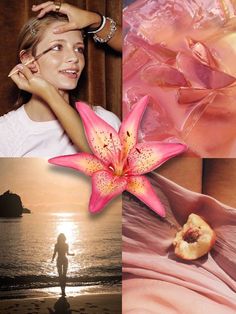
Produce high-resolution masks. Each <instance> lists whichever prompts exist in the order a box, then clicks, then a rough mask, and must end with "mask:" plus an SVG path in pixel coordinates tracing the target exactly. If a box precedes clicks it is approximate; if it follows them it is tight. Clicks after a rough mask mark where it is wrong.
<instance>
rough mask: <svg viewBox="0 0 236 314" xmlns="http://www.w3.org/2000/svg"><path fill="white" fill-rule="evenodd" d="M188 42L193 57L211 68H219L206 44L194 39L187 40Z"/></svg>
mask: <svg viewBox="0 0 236 314" xmlns="http://www.w3.org/2000/svg"><path fill="white" fill-rule="evenodd" d="M187 42H188V45H189V48H190V49H191V50H192V54H193V56H195V57H196V58H197V59H198V60H199V61H200V62H201V63H203V64H205V65H207V66H209V67H211V68H217V67H218V64H217V62H216V60H215V58H214V57H213V55H212V53H211V52H210V50H209V49H208V47H207V46H206V45H205V44H203V43H201V42H200V41H195V40H193V39H192V38H187Z"/></svg>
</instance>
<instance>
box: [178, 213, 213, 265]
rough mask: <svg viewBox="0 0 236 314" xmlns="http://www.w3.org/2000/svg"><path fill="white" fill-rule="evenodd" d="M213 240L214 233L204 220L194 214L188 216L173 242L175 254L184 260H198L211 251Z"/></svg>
mask: <svg viewBox="0 0 236 314" xmlns="http://www.w3.org/2000/svg"><path fill="white" fill-rule="evenodd" d="M215 240H216V234H215V231H214V230H213V229H212V228H211V227H210V226H209V225H208V224H207V223H206V222H205V220H203V219H202V218H201V217H200V216H198V215H196V214H190V215H189V217H188V220H187V222H186V223H185V224H184V225H183V227H182V229H181V230H180V231H179V232H177V234H176V236H175V239H174V241H173V245H174V247H175V254H176V255H177V256H178V257H180V258H182V259H186V260H195V259H198V258H199V257H201V256H203V255H205V254H207V253H208V252H209V251H210V250H211V248H212V247H213V245H214V244H215Z"/></svg>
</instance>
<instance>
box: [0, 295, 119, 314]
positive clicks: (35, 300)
mask: <svg viewBox="0 0 236 314" xmlns="http://www.w3.org/2000/svg"><path fill="white" fill-rule="evenodd" d="M0 313H1V314H13V313H14V314H17V313H19V314H47V313H49V314H52V313H54V314H60V313H61V314H62V313H63V314H66V313H68V314H69V313H71V314H73V313H81V314H100V313H104V314H118V313H121V294H120V293H114V294H85V295H77V296H69V297H61V296H58V297H50V296H49V297H46V296H45V297H32V298H31V297H23V298H20V299H6V300H1V301H0Z"/></svg>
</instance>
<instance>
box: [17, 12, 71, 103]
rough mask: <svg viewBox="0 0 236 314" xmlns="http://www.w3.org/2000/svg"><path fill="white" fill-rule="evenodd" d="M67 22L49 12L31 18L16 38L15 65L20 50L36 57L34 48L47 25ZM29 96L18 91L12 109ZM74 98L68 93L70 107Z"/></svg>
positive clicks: (63, 16)
mask: <svg viewBox="0 0 236 314" xmlns="http://www.w3.org/2000/svg"><path fill="white" fill-rule="evenodd" d="M58 21H59V22H60V21H61V22H68V18H67V16H66V15H64V14H60V13H55V12H50V13H47V14H46V15H45V16H44V17H43V18H40V19H39V18H37V17H33V18H31V19H30V20H29V21H28V22H27V23H26V24H25V25H24V26H23V27H22V29H21V31H20V33H19V36H18V45H17V63H20V62H21V61H20V52H21V51H22V50H26V51H30V52H31V54H32V55H33V56H34V57H35V56H36V48H37V45H38V43H39V42H40V41H41V40H42V37H43V34H44V31H45V30H46V29H47V27H48V26H49V25H51V24H52V23H55V22H58ZM31 96H32V95H31V94H30V93H28V92H26V91H23V90H19V94H18V99H17V101H16V103H15V105H14V109H17V108H19V107H21V106H22V105H23V104H25V103H27V102H28V101H29V100H30V98H31ZM73 98H75V96H74V95H73V92H71V93H70V104H71V105H72V104H73V102H74V101H75V99H73Z"/></svg>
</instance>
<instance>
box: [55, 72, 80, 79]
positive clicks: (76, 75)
mask: <svg viewBox="0 0 236 314" xmlns="http://www.w3.org/2000/svg"><path fill="white" fill-rule="evenodd" d="M59 72H60V73H61V74H63V75H65V76H66V77H68V78H71V79H78V78H79V70H61V71H59Z"/></svg>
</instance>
